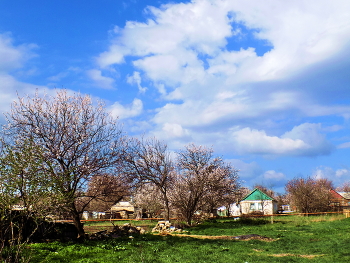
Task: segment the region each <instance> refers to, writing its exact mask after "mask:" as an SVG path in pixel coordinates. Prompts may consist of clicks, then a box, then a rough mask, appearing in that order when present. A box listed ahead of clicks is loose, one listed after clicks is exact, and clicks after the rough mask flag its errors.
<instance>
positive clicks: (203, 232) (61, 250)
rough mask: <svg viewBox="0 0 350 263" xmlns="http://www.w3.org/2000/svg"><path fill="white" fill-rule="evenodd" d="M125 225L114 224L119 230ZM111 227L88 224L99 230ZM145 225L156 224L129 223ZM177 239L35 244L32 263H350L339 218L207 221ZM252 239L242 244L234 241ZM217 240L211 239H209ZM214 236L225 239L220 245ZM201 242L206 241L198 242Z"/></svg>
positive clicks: (349, 230) (347, 227) (348, 240)
mask: <svg viewBox="0 0 350 263" xmlns="http://www.w3.org/2000/svg"><path fill="white" fill-rule="evenodd" d="M122 223H125V221H124V222H119V221H118V224H122ZM110 224H111V223H109V222H97V223H89V224H86V225H85V226H86V227H87V228H89V227H91V226H94V227H99V228H100V229H104V228H106V227H108V226H109V225H110ZM132 224H133V225H135V226H136V225H148V227H149V228H151V227H152V226H153V225H155V224H156V222H155V221H153V222H152V221H132ZM186 230H187V231H188V232H186V233H184V234H178V235H176V236H171V235H166V236H161V235H152V234H150V233H148V234H144V235H139V236H133V237H125V238H117V239H111V240H106V241H85V242H82V243H71V242H67V243H61V242H52V243H38V244H32V245H31V246H30V253H31V261H32V262H84V263H93V262H94V263H95V262H96V263H97V262H155V263H157V262H159V263H161V262H169V263H170V262H242V263H246V262H248V263H252V262H350V250H349V247H348V244H350V218H345V217H344V216H343V215H322V216H308V217H304V216H280V217H275V218H274V223H273V224H272V223H271V221H270V219H269V218H245V219H242V220H234V219H233V218H225V219H216V220H208V221H205V222H203V223H201V224H198V225H197V226H194V227H192V228H189V229H186ZM249 234H257V235H260V236H263V237H267V238H268V239H267V240H264V239H249V240H245V241H241V240H237V239H232V238H231V237H233V236H241V235H249ZM213 236H216V238H215V239H213V238H211V237H213ZM217 236H229V237H230V238H228V239H219V238H218V237H217ZM199 237H206V239H203V238H199Z"/></svg>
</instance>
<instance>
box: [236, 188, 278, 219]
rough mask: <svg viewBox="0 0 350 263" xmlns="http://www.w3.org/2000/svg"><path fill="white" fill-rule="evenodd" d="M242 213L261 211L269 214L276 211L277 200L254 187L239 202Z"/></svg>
mask: <svg viewBox="0 0 350 263" xmlns="http://www.w3.org/2000/svg"><path fill="white" fill-rule="evenodd" d="M240 208H241V213H242V214H252V213H262V214H264V215H271V214H276V213H277V209H278V206H277V201H276V200H275V199H273V198H272V197H270V196H268V195H267V194H265V193H264V192H262V191H261V190H259V189H257V188H256V189H254V190H253V191H252V192H251V193H249V194H248V195H247V196H246V197H244V198H243V199H242V200H241V202H240Z"/></svg>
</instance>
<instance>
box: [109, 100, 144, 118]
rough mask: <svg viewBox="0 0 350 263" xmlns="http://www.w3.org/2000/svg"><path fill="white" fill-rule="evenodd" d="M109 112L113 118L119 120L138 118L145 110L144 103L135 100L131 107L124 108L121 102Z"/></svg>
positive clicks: (110, 108) (111, 107)
mask: <svg viewBox="0 0 350 263" xmlns="http://www.w3.org/2000/svg"><path fill="white" fill-rule="evenodd" d="M108 110H109V111H110V112H111V114H112V116H113V117H115V118H119V119H126V118H132V117H135V116H138V115H140V114H141V112H142V110H143V103H142V101H141V100H140V99H134V100H133V102H132V104H131V105H127V106H123V105H122V104H120V103H119V102H115V103H114V104H113V105H111V106H110V107H109V108H108Z"/></svg>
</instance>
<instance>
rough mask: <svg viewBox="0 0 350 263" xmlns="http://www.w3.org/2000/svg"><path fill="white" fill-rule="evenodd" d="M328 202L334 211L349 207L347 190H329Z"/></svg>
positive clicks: (349, 199)
mask: <svg viewBox="0 0 350 263" xmlns="http://www.w3.org/2000/svg"><path fill="white" fill-rule="evenodd" d="M330 196H331V198H330V203H329V206H330V208H331V209H332V210H334V211H342V210H343V209H348V208H350V193H349V192H336V191H335V190H333V189H332V190H330Z"/></svg>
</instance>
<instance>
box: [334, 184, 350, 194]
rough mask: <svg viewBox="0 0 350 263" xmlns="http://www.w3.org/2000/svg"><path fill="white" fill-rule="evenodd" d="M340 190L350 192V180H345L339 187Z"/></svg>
mask: <svg viewBox="0 0 350 263" xmlns="http://www.w3.org/2000/svg"><path fill="white" fill-rule="evenodd" d="M337 191H338V192H350V182H344V183H343V184H342V185H341V186H340V187H337Z"/></svg>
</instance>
